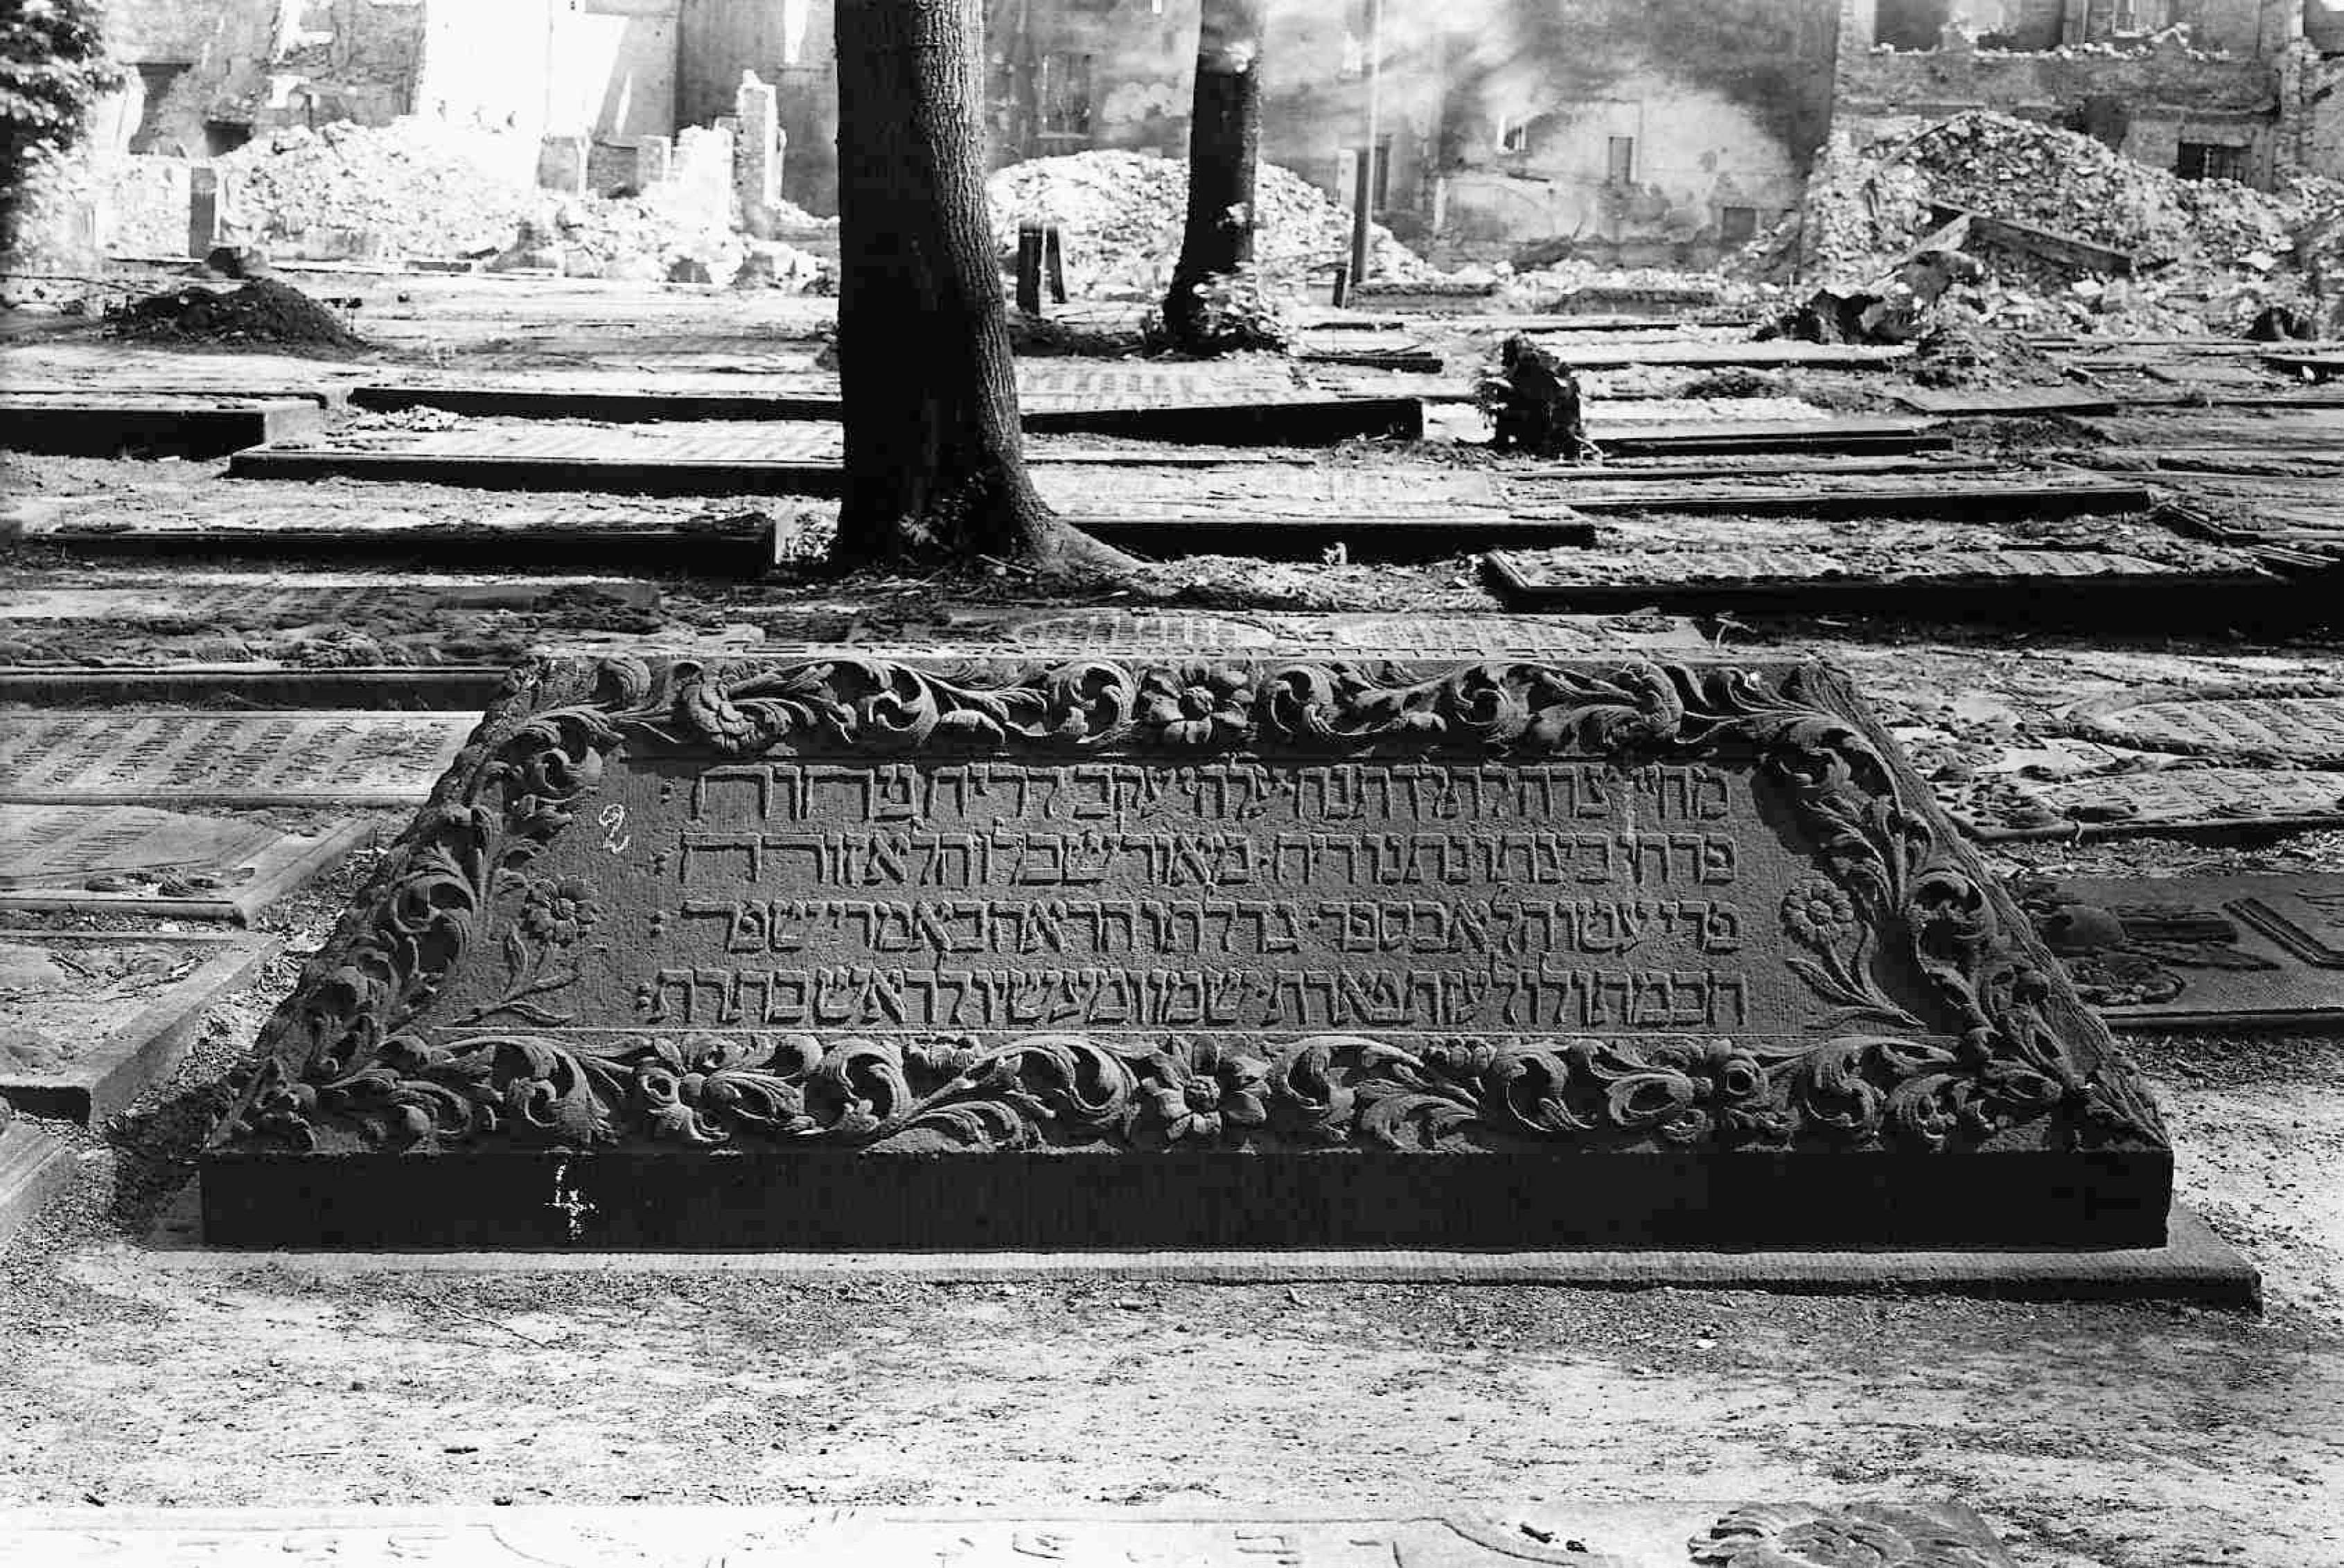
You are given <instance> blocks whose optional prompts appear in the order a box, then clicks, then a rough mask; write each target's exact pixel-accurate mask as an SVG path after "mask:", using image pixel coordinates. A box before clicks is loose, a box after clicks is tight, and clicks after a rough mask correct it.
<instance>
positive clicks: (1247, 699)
mask: <svg viewBox="0 0 2344 1568" xmlns="http://www.w3.org/2000/svg"><path fill="white" fill-rule="evenodd" d="M1253 700H1254V699H1253V683H1252V682H1251V681H1249V680H1248V678H1247V676H1246V673H1245V672H1244V671H1242V670H1236V669H1231V668H1228V667H1227V666H1222V667H1218V668H1216V667H1213V666H1211V665H1205V664H1190V665H1187V666H1185V667H1183V668H1181V669H1178V670H1151V671H1149V672H1148V673H1147V676H1146V678H1145V679H1144V680H1143V681H1142V682H1141V684H1140V693H1139V722H1140V723H1143V724H1145V725H1147V727H1148V728H1150V729H1152V730H1154V731H1156V732H1157V735H1158V736H1159V737H1161V739H1162V740H1163V742H1164V744H1166V745H1170V746H1179V747H1183V748H1185V749H1187V750H1192V751H1201V750H1205V749H1207V748H1208V747H1214V746H1227V745H1234V744H1237V743H1238V741H1240V740H1242V739H1244V738H1245V736H1246V735H1247V734H1248V733H1250V732H1251V730H1252V728H1253Z"/></svg>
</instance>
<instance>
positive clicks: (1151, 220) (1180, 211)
mask: <svg viewBox="0 0 2344 1568" xmlns="http://www.w3.org/2000/svg"><path fill="white" fill-rule="evenodd" d="M985 200H986V202H987V203H988V204H989V206H990V207H991V208H992V211H993V238H994V243H995V247H996V248H998V249H999V250H1000V252H1001V254H1002V257H1003V258H1004V260H1005V261H1006V260H1008V259H1009V258H1014V257H1015V255H1016V254H1017V227H1018V225H1019V224H1021V223H1055V224H1056V225H1058V227H1059V228H1060V230H1061V231H1062V233H1063V235H1064V237H1065V245H1066V281H1067V285H1068V287H1069V288H1073V289H1075V290H1076V291H1077V292H1081V293H1095V292H1098V291H1101V290H1106V289H1115V288H1129V289H1134V290H1137V291H1139V292H1141V293H1153V292H1156V291H1159V290H1161V289H1162V288H1164V286H1165V285H1166V283H1167V282H1168V281H1169V279H1170V277H1171V273H1172V264H1173V263H1174V262H1175V261H1177V259H1178V258H1179V255H1180V233H1181V230H1182V228H1184V227H1185V226H1186V224H1187V216H1188V166H1187V163H1186V162H1184V161H1181V160H1179V159H1176V158H1167V157H1158V156H1157V155H1156V154H1154V153H1138V152H1121V151H1113V150H1098V151H1092V152H1083V153H1073V154H1069V155H1068V156H1066V157H1047V158H1032V159H1028V160H1027V161H1026V162H1024V163H1015V164H1011V165H1009V166H1008V167H1006V168H1003V169H1000V170H997V171H995V174H994V175H993V177H991V178H990V179H988V180H986V181H985ZM1254 200H1255V204H1256V205H1257V206H1258V207H1259V208H1260V211H1259V214H1258V220H1257V228H1256V230H1255V238H1254V252H1255V258H1256V260H1257V261H1258V264H1259V265H1260V267H1261V268H1262V270H1263V271H1264V272H1265V273H1268V274H1270V275H1272V276H1274V277H1278V278H1282V279H1286V280H1288V281H1290V282H1292V283H1295V284H1298V283H1299V282H1300V281H1301V279H1302V277H1303V275H1304V274H1305V273H1307V272H1308V271H1309V270H1310V269H1312V268H1320V267H1328V266H1332V265H1334V264H1336V263H1339V262H1341V261H1343V260H1344V259H1346V258H1348V257H1349V255H1350V248H1351V215H1350V213H1349V211H1348V210H1347V209H1345V208H1343V207H1338V206H1337V205H1336V204H1335V203H1334V202H1332V201H1330V200H1329V199H1328V197H1327V196H1326V194H1325V193H1324V192H1322V191H1321V190H1319V189H1318V187H1316V186H1314V185H1312V184H1311V183H1310V182H1309V181H1308V180H1306V179H1304V178H1303V177H1301V176H1300V175H1298V174H1296V173H1295V172H1294V171H1293V170H1291V169H1288V168H1281V167H1278V165H1276V164H1272V163H1265V164H1263V165H1261V166H1260V167H1259V168H1258V170H1257V171H1256V174H1255V177H1254ZM1369 248H1370V253H1371V255H1372V258H1373V263H1372V264H1373V267H1374V270H1375V275H1376V276H1377V277H1378V278H1434V277H1438V276H1440V273H1439V270H1438V269H1437V268H1433V267H1431V266H1430V265H1429V264H1427V263H1426V262H1425V261H1424V260H1423V259H1422V258H1420V257H1418V256H1417V255H1416V254H1415V252H1413V251H1411V250H1409V248H1407V247H1406V246H1404V245H1402V244H1400V243H1399V241H1398V240H1397V239H1394V238H1392V236H1391V231H1390V230H1389V229H1387V228H1384V227H1383V226H1382V225H1381V224H1377V225H1375V226H1373V228H1371V229H1370V230H1369Z"/></svg>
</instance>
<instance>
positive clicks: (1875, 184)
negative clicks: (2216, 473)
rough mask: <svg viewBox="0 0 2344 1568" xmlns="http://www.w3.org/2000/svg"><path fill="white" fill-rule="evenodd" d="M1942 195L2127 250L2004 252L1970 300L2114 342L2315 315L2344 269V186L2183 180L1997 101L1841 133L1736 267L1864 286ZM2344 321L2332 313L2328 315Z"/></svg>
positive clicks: (1980, 309) (2004, 319) (1769, 276)
mask: <svg viewBox="0 0 2344 1568" xmlns="http://www.w3.org/2000/svg"><path fill="white" fill-rule="evenodd" d="M1933 203H1935V204H1940V205H1943V206H1948V207H1965V208H1967V209H1969V210H1971V211H1974V212H1977V213H1980V214H1983V215H1985V216H1986V217H1996V218H2003V219H2008V220H2014V221H2017V222H2022V223H2027V224H2031V225H2035V226H2036V227H2038V228H2045V229H2048V230H2051V231H2053V232H2055V233H2057V234H2062V235H2067V236H2072V237H2073V238H2077V239H2080V240H2084V241H2087V242H2090V243H2092V244H2096V245H2100V246H2105V247H2107V248H2113V249H2116V250H2119V251H2123V252H2126V253H2127V254H2128V255H2130V256H2132V257H2133V258H2135V266H2136V271H2135V272H2134V274H2133V275H2132V276H2130V277H2108V276H2104V275H2102V274H2099V273H2096V272H2092V271H2089V270H2086V269H2081V268H2066V267H2062V266H2060V265H2057V264H2055V263H2052V262H2049V261H2046V260H2045V259H2043V258H2039V257H2036V256H2031V255H2029V256H2019V255H2015V254H2011V253H2009V252H2007V251H2006V250H2000V249H1997V250H1995V251H1993V253H1992V254H1990V255H1988V256H1986V257H1985V259H1986V260H1987V262H1988V265H1989V272H1990V276H1989V278H1988V279H1987V280H1986V282H1985V284H1984V285H1983V286H1982V287H1981V288H1977V289H1975V290H1974V291H1972V292H1971V293H1970V295H1969V296H1968V297H1967V298H1966V299H1965V304H1966V306H1967V307H1968V308H1969V309H1974V310H1975V312H1976V313H1977V315H1978V317H1979V319H1981V320H1982V321H1984V322H1986V323H1990V324H1992V325H1994V326H1995V327H2000V328H2007V329H2023V330H2027V331H2035V332H2079V333H2086V334H2104V335H2112V336H2139V335H2145V334H2158V333H2198V332H2206V331H2215V332H2223V333H2236V332H2242V331H2244V330H2245V329H2246V328H2247V326H2248V323H2250V322H2251V321H2252V320H2253V319H2255V318H2256V317H2257V316H2258V315H2259V314H2261V313H2262V312H2263V311H2264V310H2265V309H2270V308H2272V307H2281V308H2285V309H2291V310H2294V311H2297V312H2298V313H2299V314H2301V315H2303V316H2305V318H2306V319H2311V318H2313V317H2316V316H2317V315H2318V314H2319V309H2320V306H2321V302H2320V301H2319V300H2318V299H2316V298H2314V297H2313V288H2312V287H2311V285H2312V281H2313V279H2314V278H2316V277H2318V276H2319V271H2320V269H2321V268H2325V271H2326V273H2327V275H2328V277H2329V282H2328V283H2327V285H2326V288H2327V291H2328V294H2329V298H2328V300H2327V301H2326V308H2327V309H2328V310H2329V311H2330V312H2331V313H2332V312H2333V311H2334V310H2335V309H2336V306H2337V303H2338V302H2337V301H2336V300H2335V299H2334V298H2333V296H2334V293H2335V283H2334V281H2333V278H2334V277H2335V275H2336V274H2337V273H2338V272H2339V271H2344V183H2339V182H2338V181H2334V180H2327V179H2320V178H2318V177H2309V176H2297V177H2291V178H2289V179H2288V180H2287V181H2285V182H2284V183H2283V185H2282V188H2280V189H2279V190H2278V191H2276V192H2263V191H2258V190H2255V189H2253V188H2251V187H2247V186H2244V185H2240V184H2238V182H2236V181H2233V180H2185V179H2182V178H2179V177H2177V176H2175V175H2172V174H2169V173H2167V172H2166V171H2164V170H2162V169H2157V168H2151V167H2148V166H2147V165H2145V164H2142V163H2139V162H2137V161H2136V160H2134V159H2132V158H2128V157H2125V156H2124V155H2122V154H2121V153H2118V152H2116V151H2114V150H2112V149H2110V148H2109V147H2106V146H2104V145H2103V144H2101V143H2099V142H2097V141H2095V140H2093V139H2092V138H2091V137H2086V136H2080V135H2077V134H2076V133H2074V132H2071V131H2066V130H2062V129H2059V128H2057V127H2056V126H2046V125H2040V124H2036V123H2035V122H2032V121H2026V120H2020V119H2016V118H2013V117H2011V116H2007V115H2001V114H1995V113H1991V112H1986V111H1982V110H1981V111H1975V112H1972V113H1967V114H1962V115H1957V116H1954V117H1952V118H1951V119H1948V120H1945V121H1944V122H1943V123H1941V124H1938V125H1935V126H1931V127H1930V128H1928V129H1927V130H1925V131H1923V132H1921V133H1920V134H1918V135H1916V136H1913V137H1904V138H1901V139H1897V140H1894V141H1888V142H1884V143H1880V144H1876V145H1874V146H1871V147H1861V148H1859V147H1851V146H1849V145H1848V144H1847V143H1845V142H1844V141H1843V142H1836V143H1834V145H1833V146H1832V147H1830V148H1829V149H1828V150H1827V151H1826V152H1825V154H1824V156H1823V157H1821V158H1820V159H1819V160H1818V161H1817V164H1816V167H1815V170H1814V175H1813V177H1811V178H1810V180H1809V182H1808V187H1807V201H1806V210H1805V217H1804V220H1803V225H1802V223H1801V222H1800V220H1798V219H1795V218H1793V219H1791V220H1787V221H1786V222H1785V223H1784V224H1783V226H1781V227H1780V228H1777V229H1776V230H1774V231H1773V232H1771V233H1769V234H1766V235H1762V236H1761V237H1760V238H1758V239H1756V240H1754V241H1753V242H1752V244H1751V245H1750V246H1749V247H1747V248H1745V249H1744V250H1743V252H1741V253H1740V254H1739V255H1738V256H1736V257H1735V258H1732V259H1731V260H1730V261H1729V263H1728V265H1727V268H1726V271H1727V273H1728V275H1729V276H1731V277H1735V278H1749V279H1766V280H1776V281H1778V280H1781V279H1782V278H1784V277H1786V276H1787V275H1788V274H1789V273H1790V272H1791V271H1792V270H1793V268H1796V270H1797V271H1798V272H1799V273H1800V274H1801V275H1802V276H1803V277H1804V278H1807V279H1809V280H1811V281H1814V282H1817V283H1830V284H1835V285H1844V286H1860V285H1864V284H1866V283H1874V282H1877V281H1878V280H1879V279H1880V278H1882V277H1884V276H1885V275H1886V274H1888V273H1890V272H1893V271H1894V269H1895V268H1896V267H1897V266H1898V264H1899V263H1900V262H1901V261H1902V260H1903V259H1904V258H1905V257H1906V256H1908V255H1909V254H1910V253H1911V251H1912V250H1913V248H1915V246H1916V245H1918V244H1919V243H1920V242H1921V240H1922V239H1923V238H1925V237H1926V236H1927V235H1928V234H1929V232H1930V230H1931V228H1933V220H1932V213H1931V206H1932V204H1933ZM2330 325H2331V326H2332V325H2333V323H2330Z"/></svg>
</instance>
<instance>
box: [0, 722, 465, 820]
mask: <svg viewBox="0 0 2344 1568" xmlns="http://www.w3.org/2000/svg"><path fill="white" fill-rule="evenodd" d="M472 723H473V721H472V720H471V719H470V717H468V716H465V715H461V714H454V713H357V712H339V711H332V710H314V711H305V712H300V713H236V714H220V713H132V712H116V713H84V712H72V713H66V712H42V711H39V710H27V711H19V712H16V713H9V714H6V715H5V716H0V801H8V802H24V803H31V804H43V803H62V804H75V803H89V802H116V801H172V800H217V801H244V802H250V803H255V804H266V803H273V802H289V803H293V804H309V803H313V802H337V803H349V804H412V803H414V802H418V801H420V800H421V799H422V798H423V796H424V795H425V794H428V793H429V790H430V788H431V781H432V780H433V779H435V778H437V777H438V776H439V775H440V774H441V773H442V772H444V771H446V769H447V767H448V765H449V764H450V763H451V762H453V761H454V760H455V757H456V753H457V751H458V749H459V748H460V747H461V746H462V744H463V743H464V737H465V736H466V735H467V734H469V733H470V731H471V728H472Z"/></svg>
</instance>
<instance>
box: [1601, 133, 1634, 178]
mask: <svg viewBox="0 0 2344 1568" xmlns="http://www.w3.org/2000/svg"><path fill="white" fill-rule="evenodd" d="M1603 177H1604V178H1606V179H1608V180H1610V181H1611V183H1612V184H1613V185H1627V184H1630V183H1632V181H1633V180H1634V179H1635V177H1636V138H1635V137H1611V138H1610V146H1609V147H1607V148H1606V149H1605V152H1604V160H1603Z"/></svg>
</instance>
